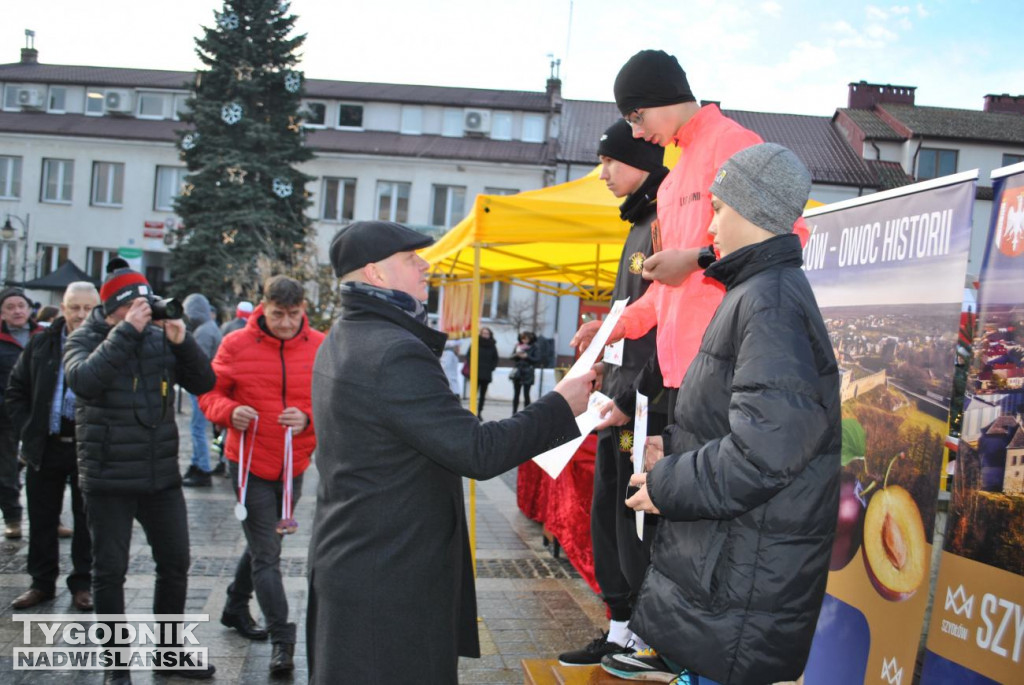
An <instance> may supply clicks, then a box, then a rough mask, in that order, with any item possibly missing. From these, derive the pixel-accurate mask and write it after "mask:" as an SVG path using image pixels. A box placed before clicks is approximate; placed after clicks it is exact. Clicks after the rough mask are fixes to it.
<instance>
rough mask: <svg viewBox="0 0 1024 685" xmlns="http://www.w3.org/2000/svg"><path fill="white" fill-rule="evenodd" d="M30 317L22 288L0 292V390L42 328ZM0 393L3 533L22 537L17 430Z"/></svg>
mask: <svg viewBox="0 0 1024 685" xmlns="http://www.w3.org/2000/svg"><path fill="white" fill-rule="evenodd" d="M42 330H43V329H42V327H41V326H39V325H38V324H37V323H36V322H35V321H34V320H33V319H32V302H31V301H30V300H29V299H28V297H27V296H26V295H25V291H24V290H22V289H21V288H6V289H5V290H3V291H2V292H0V393H3V391H4V389H5V388H6V387H7V380H8V379H9V378H10V376H11V369H13V368H14V363H15V362H16V361H18V357H19V356H21V351H22V350H23V349H25V345H27V344H28V341H29V338H31V337H32V336H34V335H36V334H37V333H39V332H40V331H42ZM2 405H3V396H2V394H0V511H3V515H4V537H5V538H8V539H10V540H17V539H18V538H20V537H21V513H22V511H21V501H20V497H21V476H20V474H19V468H20V467H19V462H18V431H17V430H15V428H14V426H13V425H12V424H11V420H10V418H8V416H7V412H6V411H5V410H4V408H3V406H2Z"/></svg>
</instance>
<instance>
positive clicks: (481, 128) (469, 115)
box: [463, 109, 491, 133]
mask: <svg viewBox="0 0 1024 685" xmlns="http://www.w3.org/2000/svg"><path fill="white" fill-rule="evenodd" d="M463 121H464V127H463V128H465V130H466V132H467V133H487V132H488V131H490V130H491V113H490V112H489V111H488V110H486V109H467V110H466V112H465V119H463Z"/></svg>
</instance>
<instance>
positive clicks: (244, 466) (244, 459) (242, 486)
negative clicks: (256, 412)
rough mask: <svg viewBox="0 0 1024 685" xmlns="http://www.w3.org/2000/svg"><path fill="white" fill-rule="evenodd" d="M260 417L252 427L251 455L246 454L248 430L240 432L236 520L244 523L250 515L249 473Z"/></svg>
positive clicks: (255, 419) (253, 420)
mask: <svg viewBox="0 0 1024 685" xmlns="http://www.w3.org/2000/svg"><path fill="white" fill-rule="evenodd" d="M259 423H260V417H259V416H254V417H253V419H252V422H251V423H250V425H251V426H252V440H251V442H250V443H249V454H248V456H246V454H245V434H246V433H247V432H248V430H249V429H248V428H246V429H245V430H244V431H239V432H238V504H236V505H235V518H236V519H238V520H239V521H244V520H245V518H246V517H247V516H248V515H249V512H248V510H246V508H245V492H246V490H248V489H249V472H250V471H251V470H252V451H253V448H255V447H256V430H257V428H258V427H259Z"/></svg>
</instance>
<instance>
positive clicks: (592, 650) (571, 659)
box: [558, 633, 631, 666]
mask: <svg viewBox="0 0 1024 685" xmlns="http://www.w3.org/2000/svg"><path fill="white" fill-rule="evenodd" d="M630 651H631V650H629V649H626V648H625V647H623V646H622V645H620V644H619V643H617V642H609V641H608V633H601V637H598V638H594V639H593V640H592V641H591V642H590V644H588V645H587V646H586V647H584V648H583V649H575V650H573V651H571V652H563V653H561V654H559V655H558V663H560V664H562V665H563V666H591V665H593V664H599V663H601V657H603V656H605V655H608V654H628V653H629V652H630Z"/></svg>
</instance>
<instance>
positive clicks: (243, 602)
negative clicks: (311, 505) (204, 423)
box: [199, 276, 324, 674]
mask: <svg viewBox="0 0 1024 685" xmlns="http://www.w3.org/2000/svg"><path fill="white" fill-rule="evenodd" d="M323 338H324V335H323V333H321V332H319V331H316V330H312V329H311V328H310V327H309V320H308V319H307V318H306V299H305V293H304V292H303V290H302V285H301V284H299V282H298V281H295V280H293V279H291V278H288V277H286V276H274V277H272V278H270V279H269V280H268V281H267V282H266V283H265V284H264V285H263V301H262V302H261V303H260V305H259V306H258V307H256V309H255V311H253V313H252V316H250V317H249V320H248V322H247V323H246V325H245V327H244V328H242V329H241V330H239V331H238V332H237V333H235V334H233V335H229V336H227V337H225V338H224V341H223V342H222V343H221V346H220V348H219V349H218V351H217V356H216V357H215V358H214V360H213V370H214V373H216V375H217V385H216V386H215V387H214V389H213V390H211V391H210V392H208V393H206V394H205V395H202V396H200V398H199V406H200V407H201V408H202V410H203V413H204V414H206V416H207V418H209V419H210V421H212V422H214V423H217V424H220V425H222V426H227V427H228V435H227V439H226V440H225V443H224V444H225V453H226V455H227V458H228V461H229V462H230V466H231V477H232V478H233V479H234V480H235V482H236V484H237V494H238V504H236V505H235V515H236V516H237V517H238V518H239V519H240V520H241V521H242V530H243V531H244V532H245V539H246V542H247V543H248V547H247V548H246V550H245V552H244V553H243V554H242V558H241V559H239V560H238V568H237V569H236V571H235V581H234V582H233V583H232V584H231V585H230V586H229V587H228V601H227V604H226V605H225V607H224V613H223V614H222V615H221V618H220V621H221V623H222V624H224V625H225V626H228V627H229V628H235V629H236V630H238V632H239V633H241V634H242V635H244V636H245V637H247V638H249V639H252V640H265V639H266V638H267V634H268V633H269V635H270V639H271V641H272V642H273V643H274V649H273V654H272V655H271V659H270V672H271V673H272V674H279V673H286V672H288V671H291V670H292V669H293V668H294V663H293V655H294V650H295V624H294V623H289V622H288V599H287V597H286V596H285V592H284V585H283V584H282V582H281V569H280V561H281V539H282V537H283V536H284V535H285V534H286V533H291V532H294V531H295V527H296V526H297V524H296V523H295V521H294V520H293V519H292V518H291V507H292V506H294V504H295V502H297V501H298V499H299V495H300V494H301V492H302V473H303V472H304V471H305V470H306V468H307V467H309V461H310V454H311V453H312V452H313V449H314V448H315V447H316V436H315V434H314V433H313V425H312V420H313V410H312V401H311V388H312V372H313V359H314V357H316V351H317V348H318V347H319V346H320V343H321V341H322V340H323ZM253 590H255V591H256V601H257V602H259V605H260V609H261V610H262V611H263V616H264V618H265V619H266V622H267V627H266V629H263V628H261V627H260V626H258V625H257V624H256V622H255V621H254V620H253V618H252V616H251V614H250V613H249V598H250V597H251V596H252V592H253Z"/></svg>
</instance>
